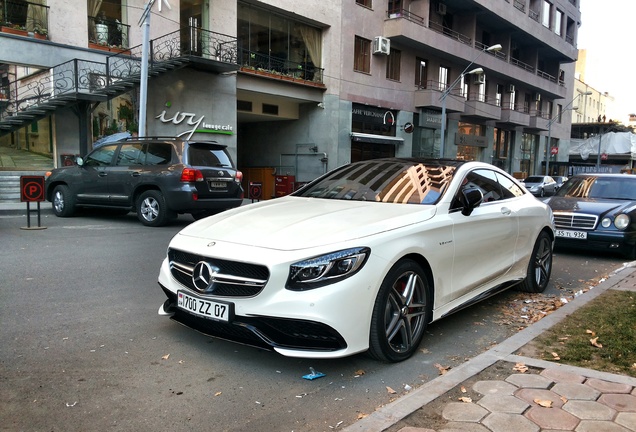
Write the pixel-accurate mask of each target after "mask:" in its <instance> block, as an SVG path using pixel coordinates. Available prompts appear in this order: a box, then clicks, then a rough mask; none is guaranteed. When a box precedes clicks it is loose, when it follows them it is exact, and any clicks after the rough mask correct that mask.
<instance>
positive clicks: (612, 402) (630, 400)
mask: <svg viewBox="0 0 636 432" xmlns="http://www.w3.org/2000/svg"><path fill="white" fill-rule="evenodd" d="M598 401H599V402H600V403H602V404H605V405H607V406H608V407H610V408H614V409H615V410H616V411H621V412H636V396H633V395H626V394H604V395H603V396H601V397H600V398H599V399H598Z"/></svg>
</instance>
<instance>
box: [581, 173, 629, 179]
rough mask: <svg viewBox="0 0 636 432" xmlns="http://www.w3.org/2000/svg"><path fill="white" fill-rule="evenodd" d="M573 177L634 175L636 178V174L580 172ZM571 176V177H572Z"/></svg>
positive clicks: (623, 176)
mask: <svg viewBox="0 0 636 432" xmlns="http://www.w3.org/2000/svg"><path fill="white" fill-rule="evenodd" d="M572 177H604V178H628V177H633V178H634V179H636V176H634V175H631V174H617V173H580V174H576V175H573V176H572ZM572 177H570V178H572Z"/></svg>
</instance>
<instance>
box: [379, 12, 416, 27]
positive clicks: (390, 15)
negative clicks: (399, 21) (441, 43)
mask: <svg viewBox="0 0 636 432" xmlns="http://www.w3.org/2000/svg"><path fill="white" fill-rule="evenodd" d="M386 14H387V17H388V18H390V19H395V18H404V19H406V20H408V21H411V22H414V23H416V24H419V25H421V26H425V25H426V22H425V20H424V18H423V17H421V16H419V15H416V14H414V13H413V12H411V11H409V10H407V9H391V10H388V11H387V12H386Z"/></svg>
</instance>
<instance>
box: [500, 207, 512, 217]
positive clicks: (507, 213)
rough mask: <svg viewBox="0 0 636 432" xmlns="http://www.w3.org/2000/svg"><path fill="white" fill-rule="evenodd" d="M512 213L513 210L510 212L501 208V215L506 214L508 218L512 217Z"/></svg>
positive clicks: (506, 208) (505, 208)
mask: <svg viewBox="0 0 636 432" xmlns="http://www.w3.org/2000/svg"><path fill="white" fill-rule="evenodd" d="M511 213H512V210H510V209H509V208H508V207H502V208H501V214H504V215H506V216H510V214H511Z"/></svg>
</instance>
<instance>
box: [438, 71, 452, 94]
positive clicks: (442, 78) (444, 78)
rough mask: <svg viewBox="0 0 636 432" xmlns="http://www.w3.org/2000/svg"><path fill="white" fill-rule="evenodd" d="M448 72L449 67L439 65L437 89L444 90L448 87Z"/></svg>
mask: <svg viewBox="0 0 636 432" xmlns="http://www.w3.org/2000/svg"><path fill="white" fill-rule="evenodd" d="M449 74H450V69H449V68H447V67H446V66H440V67H439V89H440V90H446V87H448V76H449Z"/></svg>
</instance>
